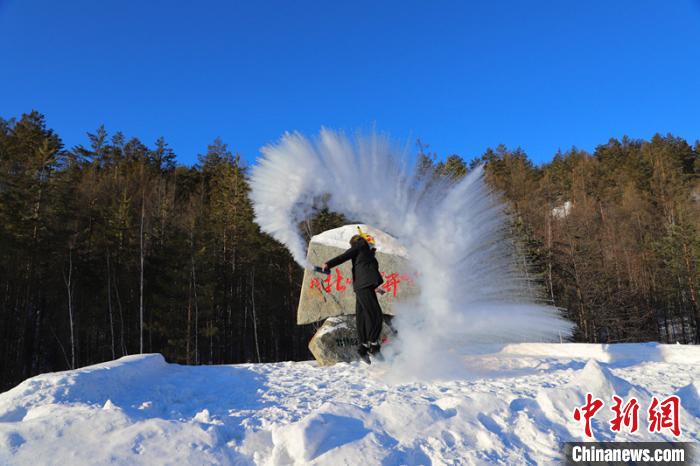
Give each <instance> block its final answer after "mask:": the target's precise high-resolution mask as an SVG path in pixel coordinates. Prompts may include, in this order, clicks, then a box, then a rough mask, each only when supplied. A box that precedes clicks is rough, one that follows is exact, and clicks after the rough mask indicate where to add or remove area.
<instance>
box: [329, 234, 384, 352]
mask: <svg viewBox="0 0 700 466" xmlns="http://www.w3.org/2000/svg"><path fill="white" fill-rule="evenodd" d="M363 236H366V235H355V236H353V237H352V238H351V239H350V249H348V250H347V251H345V252H344V253H342V254H340V255H339V256H337V257H334V258H333V259H331V260H329V261H328V262H326V263H325V264H323V265H322V266H321V268H322V269H323V270H324V271H330V269H332V268H333V267H335V266H337V265H340V264H342V263H343V262H346V261H348V260H351V259H352V287H353V290H354V291H355V319H356V322H357V335H358V337H359V342H360V346H359V347H358V350H357V351H358V353H359V354H360V357H361V358H362V360H363V361H365V362H366V363H369V362H370V360H369V356H368V353H369V354H372V355H373V356H375V357H381V355H380V349H381V344H380V342H379V335H380V334H381V332H382V322H383V318H382V308H381V306H380V305H379V301H378V300H377V294H376V293H381V294H384V290H382V289H380V288H378V287H379V286H380V285H381V284H382V283H384V279H383V278H382V276H381V274H380V273H379V263H378V262H377V259H376V258H375V257H374V254H375V249H374V248H371V247H370V244H369V243H368V242H367V240H365V238H364V237H363Z"/></svg>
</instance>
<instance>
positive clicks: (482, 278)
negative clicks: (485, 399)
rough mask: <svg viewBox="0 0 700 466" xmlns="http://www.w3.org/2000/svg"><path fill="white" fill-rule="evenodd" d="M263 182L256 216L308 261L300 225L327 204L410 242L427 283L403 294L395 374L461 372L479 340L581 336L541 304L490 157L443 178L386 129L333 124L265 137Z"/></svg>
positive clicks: (255, 186)
mask: <svg viewBox="0 0 700 466" xmlns="http://www.w3.org/2000/svg"><path fill="white" fill-rule="evenodd" d="M251 186H252V193H251V197H252V200H253V205H254V209H255V220H256V222H257V223H258V224H259V225H260V228H261V229H262V230H263V231H265V232H267V233H268V234H270V235H271V236H272V237H274V238H275V239H277V240H278V241H280V242H282V243H283V244H285V245H286V246H287V248H288V249H289V251H290V252H291V253H292V255H293V257H294V259H295V260H296V261H297V262H298V263H299V264H300V265H301V266H302V267H309V266H310V265H311V264H308V263H307V262H306V249H307V245H306V243H305V241H304V239H303V237H302V236H301V233H300V231H299V230H298V224H299V222H301V221H303V220H304V219H306V218H307V217H309V216H310V215H311V214H312V213H313V211H314V210H315V209H318V208H320V207H322V206H323V205H325V206H327V207H328V208H330V209H331V210H333V211H336V212H341V213H343V214H345V215H347V216H348V217H350V218H353V219H356V220H358V221H361V222H363V223H366V224H369V225H372V226H375V227H377V228H379V229H381V230H384V231H386V232H388V233H390V234H392V235H393V236H395V237H397V238H399V240H400V241H401V242H402V243H403V245H404V246H405V247H406V249H407V251H408V253H409V260H410V261H411V262H412V265H413V266H414V267H415V268H416V270H418V271H419V272H420V277H419V278H418V284H419V286H420V289H421V293H420V295H419V296H418V298H417V299H416V300H414V301H412V302H407V303H401V304H399V305H398V309H397V318H396V320H395V322H396V325H397V328H398V329H399V337H400V341H399V344H398V345H396V346H395V348H394V351H393V352H394V353H395V355H394V357H393V362H392V365H391V367H392V372H393V373H394V374H395V375H398V374H403V375H404V376H409V375H411V376H414V377H416V378H424V377H440V376H442V375H447V374H448V373H451V375H454V373H453V372H452V371H454V370H456V369H457V368H459V367H462V365H461V364H460V357H461V356H462V355H464V354H466V352H467V351H468V349H467V347H468V345H469V344H474V343H496V342H499V343H505V342H522V341H559V339H560V338H562V337H563V338H566V337H568V336H569V335H570V332H571V328H572V325H571V323H570V322H568V321H566V320H563V319H562V318H561V317H560V316H559V313H558V310H557V309H555V308H553V307H551V306H546V305H542V304H539V303H537V301H536V297H535V296H534V295H533V292H532V289H533V287H532V286H531V285H532V284H531V283H530V282H529V281H528V279H527V277H525V276H524V274H523V272H522V271H521V270H520V269H519V268H517V267H516V266H515V264H516V261H517V259H518V258H517V257H515V249H514V248H513V245H512V242H511V241H510V240H509V238H508V233H507V232H508V230H507V217H506V215H505V213H504V210H503V205H502V204H501V203H500V202H499V201H498V199H497V198H496V196H494V195H493V194H492V193H491V192H490V191H489V189H488V187H487V186H486V184H485V182H484V179H483V170H482V169H481V168H477V169H475V170H472V171H471V172H470V173H469V174H468V175H467V176H466V177H464V178H463V179H461V180H459V181H452V180H447V179H440V180H437V181H436V179H435V178H434V177H432V176H431V174H427V175H421V174H420V173H418V172H417V170H416V167H415V164H414V163H412V162H411V157H409V154H407V153H406V151H401V150H396V149H395V146H394V145H392V143H391V141H390V140H389V139H388V138H386V137H384V136H381V135H377V134H370V135H368V136H358V137H356V138H354V139H350V138H348V137H346V136H345V135H344V134H342V133H338V132H334V131H331V130H327V129H323V130H321V132H320V134H319V136H318V137H317V138H316V139H314V140H309V139H307V138H305V137H304V136H302V135H301V134H299V133H287V134H285V135H284V136H283V137H282V139H281V140H280V141H279V142H278V143H277V144H273V145H268V146H266V147H264V148H263V149H262V157H261V158H260V159H259V160H258V163H257V164H256V165H255V166H254V167H253V171H252V177H251Z"/></svg>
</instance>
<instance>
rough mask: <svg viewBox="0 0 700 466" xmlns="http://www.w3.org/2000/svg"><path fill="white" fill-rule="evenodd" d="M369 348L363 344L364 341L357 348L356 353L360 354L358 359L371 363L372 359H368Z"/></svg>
mask: <svg viewBox="0 0 700 466" xmlns="http://www.w3.org/2000/svg"><path fill="white" fill-rule="evenodd" d="M369 350H370V348H369V346H367V345H365V343H363V344H361V345H360V346H359V347H358V348H357V354H359V355H360V359H361V360H362V361H363V362H364V363H366V364H372V361H370V359H369Z"/></svg>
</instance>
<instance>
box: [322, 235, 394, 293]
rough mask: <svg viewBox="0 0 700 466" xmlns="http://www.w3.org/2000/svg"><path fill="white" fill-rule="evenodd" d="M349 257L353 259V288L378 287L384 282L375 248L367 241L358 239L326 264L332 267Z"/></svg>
mask: <svg viewBox="0 0 700 466" xmlns="http://www.w3.org/2000/svg"><path fill="white" fill-rule="evenodd" d="M349 259H352V288H353V290H361V289H363V288H370V287H372V288H376V287H378V286H379V285H381V284H382V283H384V279H383V278H382V276H381V274H380V273H379V263H378V262H377V259H376V258H375V257H374V249H370V247H369V245H368V244H367V243H366V242H365V241H358V242H357V244H355V246H353V247H351V248H350V249H348V250H347V251H345V252H344V253H342V254H341V255H339V256H336V257H334V258H333V259H331V260H329V261H328V262H326V265H328V268H329V269H332V268H333V267H335V266H336V265H340V264H342V263H343V262H345V261H347V260H349Z"/></svg>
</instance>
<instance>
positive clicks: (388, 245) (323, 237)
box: [310, 223, 408, 257]
mask: <svg viewBox="0 0 700 466" xmlns="http://www.w3.org/2000/svg"><path fill="white" fill-rule="evenodd" d="M358 226H359V227H360V228H361V229H362V231H363V232H365V233H368V234H369V235H371V236H372V237H373V238H374V240H375V245H376V247H377V252H382V253H384V254H394V255H397V256H401V257H407V256H408V252H407V251H406V248H405V247H403V246H402V245H401V243H400V242H399V240H398V239H396V238H394V237H393V236H391V235H389V234H388V233H384V232H383V231H381V230H377V229H376V228H374V227H372V226H369V225H365V224H363V223H353V224H351V225H344V226H342V227H339V228H334V229H332V230H326V231H324V232H323V233H319V234H318V235H315V236H313V237H311V241H310V242H311V243H318V244H323V245H325V246H333V247H336V248H340V249H348V248H349V247H350V238H352V237H353V236H355V235H356V234H357V227H358Z"/></svg>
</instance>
